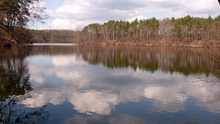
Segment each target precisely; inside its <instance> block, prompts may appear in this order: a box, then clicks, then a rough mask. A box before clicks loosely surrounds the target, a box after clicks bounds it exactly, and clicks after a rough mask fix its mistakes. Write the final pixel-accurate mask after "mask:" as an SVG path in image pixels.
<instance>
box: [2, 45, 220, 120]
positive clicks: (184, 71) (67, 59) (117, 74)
mask: <svg viewBox="0 0 220 124" xmlns="http://www.w3.org/2000/svg"><path fill="white" fill-rule="evenodd" d="M218 56H220V49H201V48H169V47H135V46H133V47H122V46H121V47H120V46H115V47H113V46H108V47H106V46H89V45H84V46H78V45H73V46H67V45H65V46H59V45H58V46H57V45H56V46H50V45H46V46H43V45H40V46H35V47H34V48H32V50H29V49H23V50H21V49H16V48H12V49H11V50H9V49H0V81H1V82H0V85H1V86H0V88H1V89H0V100H1V104H0V111H1V112H0V119H1V122H5V123H13V122H16V123H45V124H59V123H62V124H151V123H153V124H154V123H165V124H167V123H177V124H179V123H184V124H185V123H202V124H203V123H204V124H206V123H220V81H219V80H218V79H219V77H220V73H219V72H220V71H219V69H218V63H216V62H215V60H216V58H217V57H218Z"/></svg>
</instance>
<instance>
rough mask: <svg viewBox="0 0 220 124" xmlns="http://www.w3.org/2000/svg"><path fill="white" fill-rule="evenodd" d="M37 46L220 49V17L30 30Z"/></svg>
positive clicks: (154, 19)
mask: <svg viewBox="0 0 220 124" xmlns="http://www.w3.org/2000/svg"><path fill="white" fill-rule="evenodd" d="M30 32H31V33H32V34H33V36H34V42H75V43H80V44H102V45H106V44H114V45H120V44H123V45H146V46H192V47H219V46H220V41H219V40H220V16H217V17H216V18H212V17H211V16H209V17H208V18H198V17H191V16H189V15H188V16H186V17H182V18H174V17H172V18H165V19H163V20H159V19H156V18H151V19H143V20H137V19H136V20H134V21H132V22H129V21H115V20H110V21H108V22H105V23H103V24H98V23H93V24H89V25H87V26H85V27H83V28H77V30H30Z"/></svg>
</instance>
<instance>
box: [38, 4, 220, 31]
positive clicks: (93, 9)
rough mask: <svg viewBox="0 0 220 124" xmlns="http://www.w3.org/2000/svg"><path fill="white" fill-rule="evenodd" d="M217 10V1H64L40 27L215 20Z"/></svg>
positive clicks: (219, 9)
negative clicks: (148, 20)
mask: <svg viewBox="0 0 220 124" xmlns="http://www.w3.org/2000/svg"><path fill="white" fill-rule="evenodd" d="M54 1H57V0H54ZM45 2H48V1H45ZM59 2H60V1H59ZM50 3H52V2H50ZM46 5H47V4H46ZM47 6H48V8H50V7H49V5H47ZM47 6H46V7H47ZM51 6H52V5H51ZM219 11H220V7H219V5H218V2H217V0H208V1H207V0H191V1H189V0H175V1H173V0H63V2H62V4H60V6H58V7H57V8H52V9H48V10H47V11H46V12H47V13H48V14H49V16H50V18H49V21H48V23H47V24H46V25H44V26H40V27H41V28H53V29H54V28H58V29H61V28H63V29H75V28H76V27H77V26H85V25H87V24H90V23H103V22H105V21H108V20H130V19H135V18H136V17H142V18H152V17H156V18H159V19H163V18H166V17H183V16H186V15H191V16H194V17H208V15H211V16H213V17H215V16H216V15H218V12H219Z"/></svg>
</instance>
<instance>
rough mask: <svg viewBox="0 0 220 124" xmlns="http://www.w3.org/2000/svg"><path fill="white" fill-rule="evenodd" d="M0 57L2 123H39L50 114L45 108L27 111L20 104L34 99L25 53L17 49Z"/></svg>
mask: <svg viewBox="0 0 220 124" xmlns="http://www.w3.org/2000/svg"><path fill="white" fill-rule="evenodd" d="M0 51H1V50H0ZM5 51H6V52H5V53H4V54H2V55H1V56H0V122H1V123H7V124H8V123H9V124H10V123H39V122H41V121H42V120H43V119H45V118H47V117H48V115H49V113H48V112H47V111H45V110H44V108H45V106H43V107H40V108H35V109H31V108H29V109H26V108H25V107H24V106H22V105H21V104H20V103H21V102H22V101H23V100H25V99H27V98H30V97H32V96H31V95H30V94H29V91H31V90H33V89H32V87H31V83H30V81H29V77H30V75H29V73H28V68H27V63H26V61H25V59H24V58H25V56H26V54H25V52H28V51H27V49H26V50H25V51H23V50H21V49H20V50H18V49H16V48H14V49H11V50H6V49H5Z"/></svg>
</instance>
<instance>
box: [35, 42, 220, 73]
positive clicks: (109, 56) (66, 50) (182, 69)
mask: <svg viewBox="0 0 220 124" xmlns="http://www.w3.org/2000/svg"><path fill="white" fill-rule="evenodd" d="M216 51H218V49H204V48H173V47H139V46H101V45H100V46H98V45H76V46H71V47H62V46H38V47H35V48H34V50H33V53H34V54H46V55H62V54H65V55H71V54H73V53H74V54H76V55H77V56H80V57H82V58H83V59H84V60H85V61H87V62H88V63H90V64H103V65H104V66H106V67H109V68H132V69H134V70H137V69H139V70H146V71H150V72H154V71H156V70H158V69H160V70H162V71H163V72H169V73H173V72H179V73H182V74H184V75H186V76H188V75H189V74H206V75H207V76H208V75H209V74H214V75H216V76H220V75H219V74H218V73H214V72H215V70H216V69H215V68H212V67H213V66H214V65H215V63H213V61H212V60H211V59H210V58H209V56H210V55H211V53H213V52H216Z"/></svg>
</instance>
